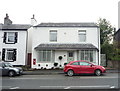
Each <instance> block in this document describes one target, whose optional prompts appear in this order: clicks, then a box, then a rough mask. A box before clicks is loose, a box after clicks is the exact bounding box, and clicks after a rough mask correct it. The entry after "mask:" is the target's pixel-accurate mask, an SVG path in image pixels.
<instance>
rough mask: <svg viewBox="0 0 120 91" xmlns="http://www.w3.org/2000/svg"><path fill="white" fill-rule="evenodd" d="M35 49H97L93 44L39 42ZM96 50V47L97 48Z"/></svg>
mask: <svg viewBox="0 0 120 91" xmlns="http://www.w3.org/2000/svg"><path fill="white" fill-rule="evenodd" d="M35 49H36V50H54V49H78V50H79V49H97V48H96V47H95V46H94V45H93V44H72V43H71V44H67V43H66V44H59V43H51V44H40V45H38V46H37V47H35ZM97 50H98V49H97Z"/></svg>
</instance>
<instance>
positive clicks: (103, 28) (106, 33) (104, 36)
mask: <svg viewBox="0 0 120 91" xmlns="http://www.w3.org/2000/svg"><path fill="white" fill-rule="evenodd" d="M98 26H99V27H100V43H101V45H103V44H104V43H109V42H110V41H111V39H112V36H113V34H112V33H113V32H114V29H113V27H112V25H111V24H110V22H109V21H107V20H106V19H102V18H100V19H99V20H98Z"/></svg>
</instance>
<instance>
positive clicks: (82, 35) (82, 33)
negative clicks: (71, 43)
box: [78, 30, 86, 42]
mask: <svg viewBox="0 0 120 91" xmlns="http://www.w3.org/2000/svg"><path fill="white" fill-rule="evenodd" d="M78 35H79V41H80V42H85V41H86V31H85V30H81V31H79V32H78Z"/></svg>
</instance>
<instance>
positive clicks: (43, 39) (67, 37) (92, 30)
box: [32, 27, 100, 69]
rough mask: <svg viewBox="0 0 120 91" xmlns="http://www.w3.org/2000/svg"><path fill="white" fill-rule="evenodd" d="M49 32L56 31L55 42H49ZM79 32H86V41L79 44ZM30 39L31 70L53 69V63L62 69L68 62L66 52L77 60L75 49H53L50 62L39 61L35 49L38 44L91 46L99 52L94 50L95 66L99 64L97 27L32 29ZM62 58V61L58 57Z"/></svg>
mask: <svg viewBox="0 0 120 91" xmlns="http://www.w3.org/2000/svg"><path fill="white" fill-rule="evenodd" d="M50 30H56V31H57V42H51V41H50ZM79 30H86V41H85V42H80V41H79V37H78V31H79ZM32 35H33V38H32V68H37V69H41V68H46V69H50V68H52V67H54V63H58V66H57V67H60V65H61V67H64V63H67V62H68V52H69V51H70V52H71V51H72V52H73V56H74V57H73V60H78V59H79V58H78V57H79V56H78V53H79V50H76V49H58V50H57V49H55V50H51V51H52V53H53V52H54V58H53V60H52V61H50V62H44V61H39V58H40V57H39V55H40V54H39V50H36V49H35V48H36V47H37V46H38V45H40V44H52V43H53V44H64V43H65V44H92V45H94V46H95V47H96V48H97V49H98V50H99V51H97V50H94V51H95V53H94V56H95V58H94V61H93V63H95V64H98V65H99V64H100V31H99V28H98V27H33V33H32ZM52 56H53V55H52ZM59 56H62V57H63V58H62V60H59V59H58V57H59ZM34 59H35V60H36V64H33V60H34Z"/></svg>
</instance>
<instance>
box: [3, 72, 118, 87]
mask: <svg viewBox="0 0 120 91" xmlns="http://www.w3.org/2000/svg"><path fill="white" fill-rule="evenodd" d="M118 85H119V84H118V73H106V74H105V75H102V76H94V75H78V76H73V77H68V76H65V75H64V74H58V75H22V76H16V77H3V78H2V86H1V87H2V89H114V88H118Z"/></svg>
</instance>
